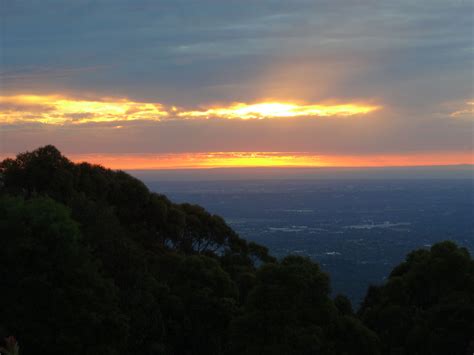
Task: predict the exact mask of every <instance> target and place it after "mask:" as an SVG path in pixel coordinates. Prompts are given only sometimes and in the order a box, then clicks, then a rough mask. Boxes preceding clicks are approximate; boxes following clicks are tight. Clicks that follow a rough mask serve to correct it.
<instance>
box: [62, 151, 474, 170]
mask: <svg viewBox="0 0 474 355" xmlns="http://www.w3.org/2000/svg"><path fill="white" fill-rule="evenodd" d="M71 158H72V160H74V161H76V162H81V161H88V162H91V163H95V164H101V165H104V166H106V167H108V168H112V169H165V170H166V169H208V168H262V167H265V168H270V167H274V168H275V167H279V168H317V167H383V166H426V165H453V164H473V163H474V160H473V159H474V157H473V156H472V154H467V153H451V152H438V153H436V154H407V155H400V154H398V155H366V156H356V155H316V154H314V153H305V152H293V153H291V152H210V153H161V154H117V155H115V154H90V155H87V154H83V155H77V154H76V155H73V156H71Z"/></svg>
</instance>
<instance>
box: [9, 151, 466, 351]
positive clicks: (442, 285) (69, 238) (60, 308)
mask: <svg viewBox="0 0 474 355" xmlns="http://www.w3.org/2000/svg"><path fill="white" fill-rule="evenodd" d="M0 280H1V282H2V292H0V305H1V307H0V338H6V337H8V336H14V337H15V338H16V339H17V340H18V344H19V345H20V350H21V353H22V354H23V353H24V354H32V355H40V354H52V355H56V354H57V355H59V354H65V353H67V354H92V355H94V354H105V355H107V354H111V355H113V354H123V353H125V354H150V355H151V354H166V355H169V354H176V355H181V354H183V355H184V354H197V355H199V354H203V355H204V354H206V355H213V354H216V355H217V354H229V355H232V354H248V355H253V354H277V355H278V354H321V355H339V354H340V355H345V354H347V355H349V354H351V355H358V354H360V355H362V354H364V355H370V354H413V355H415V354H420V355H421V354H464V353H465V352H466V351H467V350H468V349H470V347H472V346H473V345H474V337H473V334H474V309H473V307H474V306H473V305H474V266H473V260H472V258H471V256H470V255H469V253H468V252H467V250H465V249H462V248H459V247H457V246H456V245H454V244H453V243H451V242H445V243H440V244H437V245H434V246H433V247H432V248H431V250H424V249H423V250H418V251H414V252H412V253H411V254H409V255H408V257H407V259H406V261H405V262H403V263H402V264H400V265H399V266H397V267H396V268H395V269H394V270H393V271H392V273H391V275H390V277H389V278H388V280H387V282H386V283H385V284H383V285H380V286H372V287H370V288H369V290H368V293H367V296H366V298H365V300H364V302H363V304H362V306H361V308H360V310H359V311H358V312H357V313H354V311H353V308H352V305H351V303H350V301H349V299H348V298H347V297H345V296H344V295H337V296H336V297H334V298H333V297H332V296H331V287H330V278H329V275H327V274H326V273H324V272H323V271H322V270H321V268H320V267H319V265H318V264H317V263H315V262H314V261H311V260H309V259H306V258H302V257H297V256H291V255H290V256H288V257H286V258H284V259H283V260H277V259H276V258H274V257H273V256H271V255H270V254H269V252H268V250H267V248H266V247H264V246H262V245H259V244H256V243H253V242H247V241H246V240H244V239H242V238H240V237H239V235H238V234H237V233H236V232H235V231H233V230H232V229H231V228H230V227H229V226H228V225H227V224H226V223H225V221H224V220H223V219H222V218H221V217H219V216H216V215H213V214H211V213H209V212H207V211H206V210H205V209H204V208H202V207H200V206H197V205H191V204H176V203H173V202H171V201H170V200H169V199H168V198H167V197H166V196H163V195H160V194H158V193H154V192H150V191H149V190H148V188H147V187H146V186H145V185H144V184H143V183H142V182H141V181H139V180H137V179H135V178H134V177H132V176H130V175H128V174H127V173H125V172H122V171H112V170H109V169H106V168H103V167H101V166H97V165H91V164H88V163H81V164H75V163H73V162H71V161H69V160H68V159H67V158H66V157H64V156H63V155H62V154H61V153H60V152H59V151H58V150H57V149H56V148H55V147H53V146H45V147H42V148H39V149H37V150H35V151H33V152H27V153H22V154H19V155H18V156H17V157H16V158H15V159H6V160H4V161H2V162H1V163H0ZM15 338H11V337H8V338H7V339H8V341H7V342H6V344H4V348H5V349H9V350H8V351H15V352H16V353H17V352H18V344H17V343H16V341H14V342H13V340H15ZM12 339H13V340H12ZM471 352H472V351H471Z"/></svg>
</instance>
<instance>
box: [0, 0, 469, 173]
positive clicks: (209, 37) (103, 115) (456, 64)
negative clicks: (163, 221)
mask: <svg viewBox="0 0 474 355" xmlns="http://www.w3.org/2000/svg"><path fill="white" fill-rule="evenodd" d="M0 4H1V5H0V6H1V7H0V17H1V26H0V157H6V156H11V155H14V154H16V153H18V152H22V151H25V150H32V149H34V148H36V147H38V146H41V145H45V144H54V145H56V146H57V147H58V148H59V149H60V150H61V151H62V152H63V153H65V154H66V155H68V156H69V157H70V158H72V159H73V160H76V161H81V160H88V161H91V162H94V163H99V164H103V165H105V166H108V167H112V168H120V169H160V168H162V169H174V168H178V169H179V168H210V167H240V166H249V167H254V166H255V167H269V166H270V167H271V166H275V167H319V166H410V165H446V164H473V163H474V158H473V144H474V143H473V133H474V78H473V69H474V68H473V63H474V61H473V49H474V48H473V47H474V46H473V44H474V39H473V38H474V27H473V26H474V23H473V4H474V3H473V2H472V1H467V0H466V1H465V0H452V1H446V0H442V1H441V0H401V1H384V0H345V1H342V0H326V1H319V0H314V1H309V0H292V1H288V0H258V1H257V0H239V1H233V0H200V1H180V0H168V1H161V0H155V1H153V0H129V1H125V0H113V1H112V0H102V1H101V0H97V1H94V0H75V1H66V0H62V1H59V0H30V1H19V0H0Z"/></svg>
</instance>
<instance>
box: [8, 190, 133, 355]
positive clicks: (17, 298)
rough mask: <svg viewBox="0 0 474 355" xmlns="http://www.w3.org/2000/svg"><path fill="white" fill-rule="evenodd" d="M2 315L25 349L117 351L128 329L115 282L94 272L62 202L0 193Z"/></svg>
mask: <svg viewBox="0 0 474 355" xmlns="http://www.w3.org/2000/svg"><path fill="white" fill-rule="evenodd" d="M0 241H1V245H2V248H0V280H1V282H2V292H1V293H0V304H1V305H2V309H1V316H0V323H2V327H1V328H4V329H5V330H6V331H7V332H8V333H9V334H14V335H15V336H16V337H17V338H18V339H19V340H20V342H21V344H22V349H23V351H24V353H25V354H33V355H35V354H38V355H39V354H53V355H54V354H58V355H59V354H64V353H65V352H67V353H68V354H84V353H86V354H110V355H112V354H119V353H120V351H121V349H122V348H123V345H124V340H126V337H127V323H126V318H125V317H124V316H123V314H122V313H121V312H120V309H119V304H118V298H117V289H116V287H115V286H114V284H113V283H112V282H111V281H110V280H107V279H105V278H104V277H103V276H102V275H101V274H100V269H99V266H98V264H97V263H96V262H95V261H94V260H93V259H92V257H91V254H90V253H89V251H88V250H87V248H86V247H84V245H82V243H81V236H80V233H79V229H78V227H77V224H76V223H75V222H74V221H73V220H71V218H70V216H69V212H68V211H67V209H66V208H65V207H63V206H61V205H59V204H57V203H55V202H53V201H52V200H50V199H46V198H36V199H31V200H28V201H24V200H23V199H22V198H7V197H3V198H1V199H0Z"/></svg>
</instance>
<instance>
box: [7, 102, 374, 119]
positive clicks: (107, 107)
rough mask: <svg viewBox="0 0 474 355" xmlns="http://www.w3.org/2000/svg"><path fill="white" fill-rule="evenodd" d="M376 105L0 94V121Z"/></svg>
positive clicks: (350, 110) (264, 114)
mask: <svg viewBox="0 0 474 355" xmlns="http://www.w3.org/2000/svg"><path fill="white" fill-rule="evenodd" d="M378 108H379V107H378V106H373V105H363V104H356V103H348V104H336V105H323V104H311V105H298V104H295V103H288V102H261V103H256V104H246V103H235V104H232V105H229V106H223V107H214V108H208V109H203V110H194V111H187V110H184V109H180V108H178V107H175V106H172V107H169V108H168V107H165V106H164V105H162V104H160V103H149V102H136V101H131V100H129V99H110V98H109V99H95V100H84V99H75V98H70V97H65V96H61V95H12V96H0V123H25V122H38V123H43V124H51V125H64V124H83V123H91V122H120V121H136V120H145V121H160V120H163V119H164V118H166V119H208V118H221V119H243V120H248V119H265V118H279V117H287V118H288V117H328V116H338V117H341V116H353V115H362V114H368V113H370V112H372V111H375V110H377V109H378Z"/></svg>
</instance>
